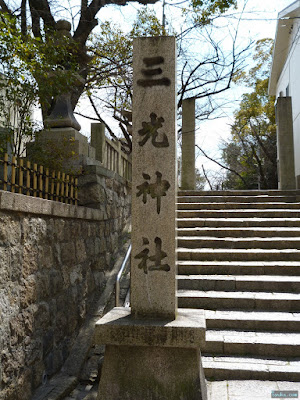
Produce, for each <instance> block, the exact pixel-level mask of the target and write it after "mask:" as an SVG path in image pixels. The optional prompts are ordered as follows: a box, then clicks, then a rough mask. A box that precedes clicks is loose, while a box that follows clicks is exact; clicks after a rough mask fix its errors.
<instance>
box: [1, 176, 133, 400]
mask: <svg viewBox="0 0 300 400" xmlns="http://www.w3.org/2000/svg"><path fill="white" fill-rule="evenodd" d="M98 172H99V171H98ZM101 173H102V178H101V179H100V178H99V176H100V175H99V174H98V178H99V179H100V180H101V182H100V183H99V182H98V186H95V185H94V184H91V182H93V181H95V179H93V178H91V177H90V179H88V177H85V178H84V182H83V184H84V189H82V191H81V198H82V199H83V201H84V199H85V200H86V201H87V199H89V202H91V201H90V200H91V199H92V200H93V201H92V203H93V204H90V206H93V207H94V209H92V208H86V207H78V206H71V205H66V204H62V203H57V202H52V201H48V200H43V199H38V198H32V197H28V196H23V195H19V194H14V193H8V192H2V191H0V355H1V359H0V399H1V400H29V399H31V398H32V392H33V391H34V389H35V388H36V387H37V386H39V385H40V384H41V383H42V382H43V380H44V381H46V380H47V379H48V378H49V377H50V376H52V375H53V374H54V373H55V372H57V371H58V370H59V369H60V368H61V367H62V365H63V363H64V361H65V360H66V358H67V356H68V355H69V353H70V349H71V347H72V344H73V342H74V339H75V337H76V335H77V334H78V331H79V329H80V327H81V326H82V324H83V322H84V320H85V317H86V316H87V313H88V311H89V307H90V305H91V304H92V303H93V302H94V301H96V300H97V298H99V297H100V295H101V293H102V291H103V288H104V287H105V283H106V279H107V276H108V275H109V271H110V269H111V268H112V266H113V263H114V257H115V254H116V250H117V249H118V240H119V239H120V237H121V233H122V231H123V228H124V226H125V224H126V223H127V222H128V220H129V216H130V203H131V202H130V188H129V187H128V185H126V183H125V182H122V180H121V179H119V180H117V179H112V178H113V177H111V176H110V175H109V174H108V175H107V174H106V176H105V174H104V175H103V171H101ZM94 178H95V176H94ZM98 178H97V179H98ZM97 179H96V180H97ZM99 179H98V180H99ZM94 183H95V182H94ZM95 191H96V192H97V193H98V195H99V193H101V204H100V203H99V202H98V204H97V200H96V199H97V196H98V195H97V194H95ZM89 193H90V194H89ZM98 200H99V196H98Z"/></svg>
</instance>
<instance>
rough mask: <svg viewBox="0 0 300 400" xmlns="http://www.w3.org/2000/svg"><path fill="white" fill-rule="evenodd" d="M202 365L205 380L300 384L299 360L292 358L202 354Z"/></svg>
mask: <svg viewBox="0 0 300 400" xmlns="http://www.w3.org/2000/svg"><path fill="white" fill-rule="evenodd" d="M202 363H203V367H204V373H205V378H206V379H208V380H242V379H245V380H246V379H249V380H253V379H257V380H269V381H271V380H273V381H289V382H300V360H297V359H294V358H290V359H282V358H278V357H276V358H272V357H249V356H240V357H236V356H219V355H217V356H210V355H206V354H204V355H203V356H202ZM274 390H276V388H274ZM270 396H271V394H270ZM250 398H251V394H250ZM241 400H242V399H241Z"/></svg>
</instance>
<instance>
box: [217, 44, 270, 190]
mask: <svg viewBox="0 0 300 400" xmlns="http://www.w3.org/2000/svg"><path fill="white" fill-rule="evenodd" d="M272 45H273V41H272V40H271V39H263V40H260V41H258V42H257V44H256V52H255V56H254V57H253V59H254V60H255V61H256V64H255V66H254V67H253V68H251V69H250V71H249V73H245V72H242V73H240V74H239V77H238V78H236V80H237V82H238V81H239V79H240V81H242V82H245V83H246V84H247V85H248V86H249V87H250V88H251V89H252V91H250V92H249V93H245V94H244V95H243V98H242V101H241V103H240V107H239V109H238V110H237V111H236V112H235V115H234V117H235V119H234V123H233V125H232V127H231V140H230V141H229V142H227V143H225V144H224V146H223V161H224V162H225V164H226V165H227V166H229V167H230V168H231V169H232V170H234V171H236V172H237V173H238V174H239V175H240V176H238V174H236V173H233V172H232V171H229V172H228V173H227V179H226V182H225V185H224V186H225V188H230V189H256V188H258V187H259V188H261V189H275V188H277V163H276V158H277V155H276V124H275V108H274V101H275V98H274V97H272V96H268V78H267V73H268V71H269V65H270V62H271V52H272ZM241 178H242V179H241Z"/></svg>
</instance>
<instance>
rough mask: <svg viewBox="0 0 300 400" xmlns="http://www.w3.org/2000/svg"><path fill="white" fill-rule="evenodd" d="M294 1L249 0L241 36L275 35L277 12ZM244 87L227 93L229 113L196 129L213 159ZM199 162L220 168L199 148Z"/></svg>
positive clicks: (259, 37)
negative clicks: (202, 153)
mask: <svg viewBox="0 0 300 400" xmlns="http://www.w3.org/2000/svg"><path fill="white" fill-rule="evenodd" d="M242 3H243V2H242V1H240V2H239V4H240V7H239V11H241V9H242ZM292 3H293V1H291V0H263V1H261V0H249V1H248V3H247V5H246V7H245V10H244V13H243V17H242V24H241V25H240V30H239V36H240V37H242V38H244V39H245V40H247V38H251V39H253V40H255V41H256V40H259V39H263V38H267V37H268V38H272V39H274V38H275V33H276V24H277V17H278V13H279V12H280V11H281V10H283V9H284V8H285V7H287V6H289V5H290V4H292ZM245 90H246V89H245V88H244V89H243V88H240V87H238V88H237V87H233V88H232V89H229V91H228V92H226V96H229V97H230V98H231V99H232V107H231V108H229V109H227V110H226V113H227V115H228V116H227V117H224V118H221V119H217V120H213V121H209V122H205V123H202V124H201V125H200V126H199V128H198V130H197V132H196V143H197V144H198V145H199V146H200V147H202V148H203V149H205V151H206V152H207V154H208V155H209V156H210V157H212V158H213V159H217V160H220V150H219V149H220V143H221V141H222V140H226V139H227V138H228V137H229V132H230V124H231V123H232V122H233V118H232V112H233V111H234V110H235V109H236V108H237V107H238V103H239V100H240V98H241V95H242V94H243V92H244V91H245ZM196 165H197V167H198V168H199V169H202V165H204V168H205V170H207V171H220V168H219V167H218V165H216V164H214V163H212V162H211V161H209V160H207V159H206V158H205V157H203V156H201V155H200V154H199V152H198V157H197V160H196ZM212 175H214V172H212V173H211V176H212Z"/></svg>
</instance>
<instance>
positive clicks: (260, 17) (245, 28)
mask: <svg viewBox="0 0 300 400" xmlns="http://www.w3.org/2000/svg"><path fill="white" fill-rule="evenodd" d="M76 1H77V2H76ZM76 1H72V5H75V4H76V6H77V5H80V2H79V0H76ZM176 3H178V1H177V0H166V6H165V14H166V20H167V23H168V24H169V26H172V27H173V28H174V29H175V31H177V32H179V31H180V30H181V28H182V23H183V19H182V17H181V14H180V9H179V8H178V7H176ZM245 3H246V6H245V7H244V5H245ZM292 3H293V0H263V1H262V0H248V1H247V0H238V9H237V10H231V11H230V12H229V13H228V14H229V19H228V21H229V22H230V23H232V24H233V25H234V24H236V21H237V20H238V18H240V17H241V12H242V10H243V8H244V12H243V15H242V17H241V22H240V25H239V33H238V41H239V43H240V44H241V45H242V44H243V43H246V42H247V41H249V39H252V40H255V41H256V40H259V39H263V38H267V37H268V38H274V37H275V30H276V23H277V16H278V13H279V12H280V11H281V10H282V9H284V8H285V7H287V6H289V5H290V4H292ZM67 4H68V1H66V2H65V5H66V6H67ZM69 4H70V0H69ZM149 7H150V8H153V9H154V10H156V13H157V16H158V18H159V19H160V20H161V19H162V1H160V2H158V3H157V4H156V5H154V6H149ZM139 8H141V6H140V5H139V4H138V3H130V4H129V5H128V6H122V7H117V6H106V7H104V8H103V9H102V10H101V11H100V12H99V14H98V15H97V18H98V20H99V24H100V23H101V22H104V21H106V20H109V21H112V22H114V23H118V24H120V26H121V27H122V29H124V30H128V31H129V30H130V29H131V26H132V23H133V22H134V21H135V19H136V12H137V10H138V9H139ZM58 19H59V18H58ZM167 26H168V25H167ZM96 30H97V28H96ZM220 35H222V29H220ZM226 40H228V42H227V44H226V41H225V42H224V46H225V48H226V46H228V49H229V48H230V46H231V40H230V38H229V37H228V39H226ZM251 63H252V59H251V55H249V64H248V65H251ZM246 90H248V89H246V88H242V87H240V86H236V85H232V88H231V89H229V90H228V91H226V92H225V94H224V93H223V94H222V96H223V98H226V107H225V108H224V109H222V110H221V112H220V114H223V115H224V117H223V118H218V119H215V120H212V121H202V122H201V123H199V125H198V128H197V133H196V142H197V144H198V145H199V146H201V147H203V149H204V150H205V152H207V154H208V155H209V156H210V157H212V158H214V157H215V158H216V159H218V160H220V151H219V149H220V146H221V143H222V141H224V140H227V139H228V138H229V133H230V124H231V123H232V122H233V112H234V110H236V109H237V108H238V104H239V101H240V100H241V96H242V94H243V93H244V92H245V91H246ZM220 103H222V101H220ZM80 110H81V111H82V113H83V114H89V115H91V116H93V112H92V111H91V110H90V109H89V106H88V103H87V102H86V101H85V100H81V102H80ZM104 115H105V114H104ZM76 118H77V120H78V121H79V123H80V124H81V126H82V133H83V134H85V135H87V136H89V135H90V123H91V122H92V121H89V120H87V119H85V118H82V117H79V116H76ZM112 125H113V126H116V125H115V123H112ZM202 165H204V166H205V169H206V170H212V171H218V170H220V167H219V166H217V165H216V164H214V163H212V162H211V161H208V160H207V159H206V158H205V157H203V156H201V155H198V157H197V161H196V166H197V168H199V169H200V170H201V168H202Z"/></svg>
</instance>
